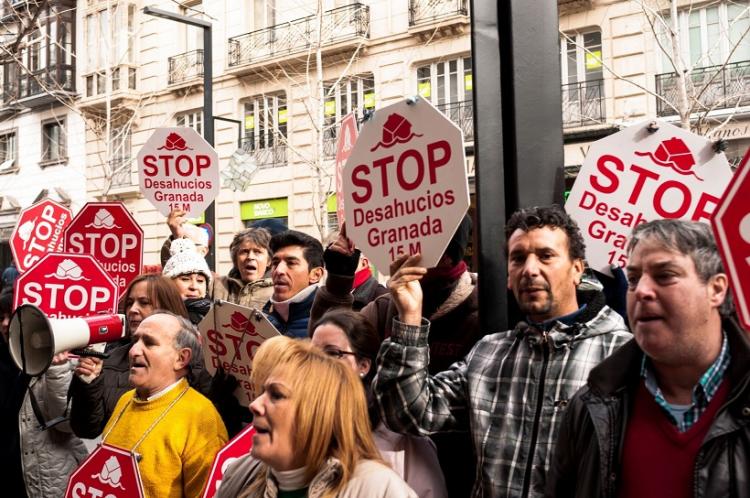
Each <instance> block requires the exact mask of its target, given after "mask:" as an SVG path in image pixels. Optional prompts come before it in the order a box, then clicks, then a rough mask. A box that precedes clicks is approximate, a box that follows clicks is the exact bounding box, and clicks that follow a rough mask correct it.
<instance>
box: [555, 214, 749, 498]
mask: <svg viewBox="0 0 750 498" xmlns="http://www.w3.org/2000/svg"><path fill="white" fill-rule="evenodd" d="M628 257H629V261H628V266H627V278H628V293H627V309H628V319H629V320H630V326H631V328H632V331H633V336H634V339H633V340H632V341H630V342H629V343H627V344H625V345H624V346H623V347H622V348H620V350H618V351H617V352H615V353H614V354H613V355H612V356H610V357H609V358H608V359H606V360H605V361H603V362H602V363H601V364H600V365H599V366H598V367H596V368H594V369H593V370H592V371H591V373H590V375H589V379H588V383H587V385H586V386H585V387H583V388H582V389H581V390H580V391H579V392H578V393H577V394H576V396H575V397H574V398H573V399H572V400H571V402H570V404H569V406H568V413H567V414H566V417H565V421H564V422H563V428H562V429H561V433H560V437H559V440H558V444H557V453H556V455H555V459H554V463H553V466H552V472H551V476H550V480H549V483H548V484H549V487H548V494H549V495H550V496H570V497H573V496H575V497H577V498H580V497H587V496H617V497H619V498H631V497H633V498H635V497H639V498H640V497H648V496H654V497H656V496H671V497H676V498H688V497H693V496H744V497H747V496H750V487H748V481H747V479H748V463H747V462H748V458H750V446H749V445H748V441H750V405H749V404H748V399H749V398H748V394H750V387H748V386H749V384H750V370H748V368H747V365H748V362H750V344H748V342H747V340H746V337H745V335H744V334H743V333H742V332H741V331H740V330H739V327H738V326H737V324H736V322H735V321H734V320H731V319H728V318H726V316H727V314H728V312H729V308H730V306H728V304H729V303H728V301H727V299H728V297H727V294H728V282H727V276H726V275H725V274H724V271H723V269H722V264H721V259H720V257H719V253H718V251H717V248H716V244H715V242H714V240H713V237H712V235H711V231H710V228H709V227H708V226H707V225H705V224H702V223H694V222H688V221H679V220H656V221H652V222H648V223H644V224H642V225H639V226H638V227H636V228H635V229H634V231H633V235H632V237H631V240H630V243H629V245H628Z"/></svg>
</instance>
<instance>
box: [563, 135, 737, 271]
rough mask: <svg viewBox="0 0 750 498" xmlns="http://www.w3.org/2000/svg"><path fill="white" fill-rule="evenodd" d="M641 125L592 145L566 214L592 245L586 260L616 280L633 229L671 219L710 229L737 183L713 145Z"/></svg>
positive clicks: (697, 138)
mask: <svg viewBox="0 0 750 498" xmlns="http://www.w3.org/2000/svg"><path fill="white" fill-rule="evenodd" d="M649 125H650V122H643V123H640V124H636V125H633V126H631V127H629V128H626V129H624V130H622V131H620V132H618V133H615V134H613V135H610V136H608V137H606V138H603V139H601V140H598V141H597V142H594V143H593V144H592V145H591V148H590V149H589V152H588V154H587V155H586V159H585V160H584V161H583V165H582V166H581V171H580V172H579V173H578V178H577V179H576V182H575V184H574V185H573V188H572V190H571V191H570V195H569V196H568V200H567V202H566V203H565V210H566V211H567V212H568V214H570V216H571V217H572V218H573V219H574V220H576V222H578V226H579V227H580V229H581V233H582V234H583V238H584V240H585V241H586V260H587V262H588V264H589V266H591V268H593V269H594V270H597V271H600V272H602V273H606V274H608V275H609V274H611V271H610V265H613V264H616V265H619V266H620V267H623V268H624V267H625V265H626V264H627V255H626V251H625V248H626V244H627V239H628V237H629V235H630V232H631V231H632V229H633V228H634V227H635V226H636V225H638V224H640V223H644V222H646V221H649V220H654V219H660V218H669V219H688V220H693V221H702V222H710V220H711V214H712V213H713V212H714V210H715V209H716V206H717V205H718V203H719V199H720V198H721V195H722V193H723V192H724V189H725V188H726V186H727V184H728V183H729V180H730V178H731V177H732V171H731V169H730V167H729V163H728V162H727V159H726V157H725V156H724V154H722V153H716V152H715V151H714V150H713V144H712V143H711V141H710V140H708V139H706V138H704V137H701V136H699V135H696V134H694V133H691V132H690V131H687V130H683V129H682V128H678V127H676V126H674V125H671V124H669V123H658V129H657V130H656V131H653V132H651V131H649Z"/></svg>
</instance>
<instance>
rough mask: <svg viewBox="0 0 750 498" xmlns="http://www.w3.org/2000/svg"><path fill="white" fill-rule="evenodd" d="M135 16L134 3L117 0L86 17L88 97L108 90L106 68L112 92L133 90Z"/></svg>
mask: <svg viewBox="0 0 750 498" xmlns="http://www.w3.org/2000/svg"><path fill="white" fill-rule="evenodd" d="M135 15H136V7H135V5H133V4H130V3H127V2H120V3H113V4H112V5H111V6H110V7H109V8H108V9H102V10H99V11H97V12H92V13H90V14H88V15H87V16H86V18H85V28H84V33H85V36H86V49H87V50H86V73H90V74H87V76H86V77H85V80H86V96H87V97H92V96H95V95H101V94H104V93H106V92H107V81H106V78H107V71H108V70H109V71H110V75H111V90H112V91H119V90H125V89H126V88H128V89H131V90H135V85H136V81H135V67H130V66H133V65H134V64H135V46H134V45H135V36H136V32H135V31H136V29H137V28H136V24H135ZM121 66H124V67H122V69H121ZM126 83H127V86H126Z"/></svg>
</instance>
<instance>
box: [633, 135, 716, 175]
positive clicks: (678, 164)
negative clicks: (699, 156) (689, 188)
mask: <svg viewBox="0 0 750 498" xmlns="http://www.w3.org/2000/svg"><path fill="white" fill-rule="evenodd" d="M635 155H636V156H645V157H648V158H649V159H651V160H652V161H653V162H654V163H655V164H658V165H659V166H664V167H666V168H672V169H673V170H674V172H675V173H679V174H681V175H693V176H694V177H696V178H697V179H698V180H700V181H703V178H701V177H699V176H698V175H696V174H695V172H694V171H692V169H693V166H695V158H694V157H693V154H692V153H691V152H690V148H689V147H688V146H687V144H686V143H685V142H683V141H682V140H681V139H679V138H677V137H672V138H670V139H669V140H664V141H663V142H662V143H660V144H659V147H657V148H656V152H654V153H651V152H635Z"/></svg>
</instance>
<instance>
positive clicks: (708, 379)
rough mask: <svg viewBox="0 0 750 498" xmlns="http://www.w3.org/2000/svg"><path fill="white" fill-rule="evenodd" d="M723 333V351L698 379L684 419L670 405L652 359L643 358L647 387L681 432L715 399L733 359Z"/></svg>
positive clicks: (725, 335)
mask: <svg viewBox="0 0 750 498" xmlns="http://www.w3.org/2000/svg"><path fill="white" fill-rule="evenodd" d="M723 335H724V340H723V342H722V344H721V352H720V353H719V356H718V357H717V358H716V360H714V362H713V363H712V364H711V366H710V367H708V370H706V371H705V373H704V374H703V375H702V376H701V378H700V379H699V380H698V383H697V384H696V385H695V386H694V387H693V402H692V404H690V405H689V406H688V407H687V410H685V411H684V413H683V414H682V420H678V419H677V418H676V417H675V411H676V410H675V407H674V406H672V405H670V404H669V402H668V401H667V400H666V399H665V398H664V395H663V394H662V392H661V389H659V385H658V384H657V382H656V375H655V374H654V372H653V369H652V368H651V361H650V360H649V359H648V357H647V356H646V355H645V354H644V355H643V359H642V360H641V377H643V379H644V381H645V384H646V389H648V390H649V392H650V393H651V394H653V396H654V399H655V400H656V403H657V404H658V405H659V406H660V407H661V408H662V409H663V411H664V413H665V414H666V415H667V417H668V418H669V420H670V421H671V422H672V423H673V424H674V425H675V426H676V427H677V430H679V431H680V432H685V431H687V430H688V429H690V427H692V426H693V424H694V423H695V422H696V421H697V420H698V419H699V418H700V416H701V415H702V414H703V412H705V411H706V408H707V407H708V404H709V403H710V402H711V399H713V397H714V395H715V394H716V391H718V389H719V386H720V385H721V381H722V379H723V378H724V373H725V372H726V370H727V368H728V367H729V361H730V359H731V355H730V354H729V343H728V342H727V334H726V332H723Z"/></svg>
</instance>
